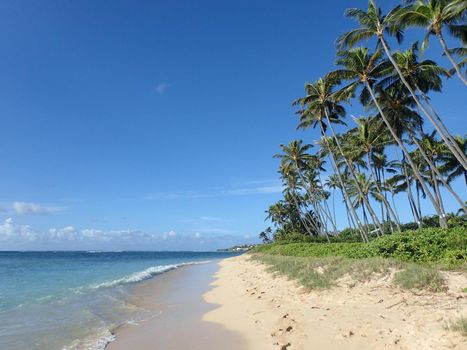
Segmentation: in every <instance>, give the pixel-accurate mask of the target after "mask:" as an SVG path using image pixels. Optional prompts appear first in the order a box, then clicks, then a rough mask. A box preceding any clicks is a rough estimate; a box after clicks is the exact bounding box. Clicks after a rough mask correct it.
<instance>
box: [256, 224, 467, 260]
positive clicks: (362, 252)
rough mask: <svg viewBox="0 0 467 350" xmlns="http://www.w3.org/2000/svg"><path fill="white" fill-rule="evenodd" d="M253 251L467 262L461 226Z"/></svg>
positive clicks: (286, 244) (268, 246) (271, 246)
mask: <svg viewBox="0 0 467 350" xmlns="http://www.w3.org/2000/svg"><path fill="white" fill-rule="evenodd" d="M253 252H258V253H267V254H269V255H283V256H293V257H325V256H341V257H345V258H353V259H355V258H360V259H361V258H373V257H382V258H394V259H396V260H399V261H411V262H421V263H436V264H441V265H444V266H447V267H459V266H462V265H465V262H466V261H467V234H466V231H465V229H464V228H463V227H457V228H451V229H442V228H428V229H421V230H416V231H406V232H403V233H397V234H392V235H385V236H383V237H379V238H376V239H374V240H373V241H371V242H370V243H367V244H365V243H361V242H359V243H331V244H319V243H290V242H289V241H278V242H275V243H271V244H265V245H261V246H258V247H256V248H255V249H254V250H253Z"/></svg>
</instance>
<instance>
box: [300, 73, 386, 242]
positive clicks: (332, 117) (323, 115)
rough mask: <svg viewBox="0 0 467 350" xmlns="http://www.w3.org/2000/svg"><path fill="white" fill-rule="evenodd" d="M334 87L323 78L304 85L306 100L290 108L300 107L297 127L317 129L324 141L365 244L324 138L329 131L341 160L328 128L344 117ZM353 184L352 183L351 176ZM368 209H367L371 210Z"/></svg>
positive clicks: (335, 139)
mask: <svg viewBox="0 0 467 350" xmlns="http://www.w3.org/2000/svg"><path fill="white" fill-rule="evenodd" d="M337 84H338V80H334V79H330V78H329V77H326V78H322V79H319V80H318V81H316V82H315V83H308V84H306V85H305V91H306V96H305V97H303V98H299V99H297V100H295V101H294V105H300V106H301V107H303V109H301V110H299V111H298V114H299V116H300V123H299V126H298V127H299V128H300V127H301V128H304V129H305V128H307V127H309V126H312V127H313V128H315V127H317V126H318V127H319V128H320V131H321V135H322V138H323V140H324V143H325V144H326V147H327V150H328V153H329V156H330V159H331V164H332V166H333V170H334V172H335V174H336V175H337V176H338V179H339V181H340V184H341V188H342V191H343V194H344V200H345V201H347V206H348V208H350V210H351V212H352V215H353V217H354V219H355V221H356V223H357V225H358V227H359V229H360V233H361V235H362V239H363V240H365V241H366V240H367V235H366V232H365V230H364V227H363V225H362V223H361V221H360V218H359V217H358V214H357V212H356V211H355V210H354V209H353V206H352V204H351V201H350V197H349V194H348V191H347V188H346V186H345V185H344V183H343V180H342V174H341V172H340V170H339V166H338V164H337V161H336V155H335V152H334V149H333V148H332V147H331V144H330V141H329V139H328V138H327V136H326V132H327V129H328V127H329V128H330V129H331V132H332V136H333V140H334V142H335V143H336V145H337V148H338V149H339V151H340V153H341V155H342V156H344V154H343V152H342V148H341V146H340V143H339V140H338V138H337V136H336V134H335V132H334V129H333V127H332V124H333V123H336V124H343V121H342V118H343V117H344V116H345V109H344V107H343V106H342V105H340V104H339V103H338V101H339V100H338V99H334V88H335V87H336V86H337ZM344 158H345V157H344ZM354 180H355V181H356V179H355V176H354ZM356 186H357V189H358V184H356ZM368 206H369V204H368ZM369 207H370V208H371V206H369ZM373 214H374V212H373ZM372 217H373V220H376V222H377V221H378V219H377V217H376V215H374V216H372ZM376 222H375V223H376ZM379 226H381V225H379Z"/></svg>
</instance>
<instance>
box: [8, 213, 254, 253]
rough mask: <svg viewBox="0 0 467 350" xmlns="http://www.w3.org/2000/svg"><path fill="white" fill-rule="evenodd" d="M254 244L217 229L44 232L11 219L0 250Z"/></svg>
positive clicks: (199, 247)
mask: <svg viewBox="0 0 467 350" xmlns="http://www.w3.org/2000/svg"><path fill="white" fill-rule="evenodd" d="M255 241H256V239H251V238H249V237H248V238H247V236H242V235H236V234H234V231H229V230H223V229H216V228H206V229H200V230H196V231H192V232H182V233H178V232H175V231H173V230H171V231H167V232H162V233H151V232H145V231H140V230H131V229H123V230H101V229H95V228H86V229H77V228H75V227H73V226H65V227H62V228H50V229H48V230H45V231H44V230H38V229H34V228H32V227H31V226H28V225H21V224H17V223H16V222H14V220H13V219H12V218H8V219H6V220H5V221H4V222H3V223H0V242H2V243H1V245H0V249H3V250H23V249H31V250H60V249H64V250H90V249H98V250H215V249H218V248H225V247H229V246H232V245H236V244H242V243H251V242H255Z"/></svg>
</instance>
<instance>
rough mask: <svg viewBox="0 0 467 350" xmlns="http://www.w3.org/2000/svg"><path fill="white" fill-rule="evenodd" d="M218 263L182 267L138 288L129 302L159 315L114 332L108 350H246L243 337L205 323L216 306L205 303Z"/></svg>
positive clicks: (115, 329)
mask: <svg viewBox="0 0 467 350" xmlns="http://www.w3.org/2000/svg"><path fill="white" fill-rule="evenodd" d="M218 269H219V266H218V261H214V262H210V263H206V264H199V265H189V266H183V267H180V268H178V269H175V270H172V271H168V272H166V273H164V274H162V275H159V276H157V277H156V278H153V279H150V280H147V281H145V282H143V283H141V284H138V285H136V286H135V287H134V288H133V290H132V292H131V297H130V298H129V300H128V302H129V303H131V304H134V305H135V306H137V307H141V308H144V309H146V310H150V311H152V312H154V313H158V314H157V315H156V316H154V317H152V318H150V319H149V320H145V321H142V322H139V323H138V324H123V325H119V326H117V327H115V328H114V329H113V330H112V334H114V337H115V339H114V340H113V341H111V342H109V343H108V344H107V345H106V347H105V349H106V350H127V349H139V350H144V349H154V346H155V345H156V344H157V348H161V349H168V350H170V349H173V350H177V349H193V350H215V349H218V344H219V343H223V344H225V346H223V349H224V350H241V349H243V345H242V342H243V339H242V337H241V335H239V334H235V333H233V332H231V331H229V330H227V329H225V328H224V327H222V326H221V325H218V324H214V323H211V322H205V321H202V316H203V315H204V314H205V313H207V312H209V311H211V310H212V309H214V308H215V307H216V305H213V304H210V303H206V302H205V300H204V299H203V294H205V293H206V292H208V291H209V289H211V288H212V287H211V286H210V285H211V283H212V281H213V278H214V277H213V276H214V274H215V273H216V271H217V270H218Z"/></svg>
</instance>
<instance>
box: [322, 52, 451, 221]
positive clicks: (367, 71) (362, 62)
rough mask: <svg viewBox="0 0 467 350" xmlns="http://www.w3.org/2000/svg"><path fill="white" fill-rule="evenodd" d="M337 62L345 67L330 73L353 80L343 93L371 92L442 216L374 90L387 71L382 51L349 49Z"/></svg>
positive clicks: (392, 132)
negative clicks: (371, 52) (358, 89)
mask: <svg viewBox="0 0 467 350" xmlns="http://www.w3.org/2000/svg"><path fill="white" fill-rule="evenodd" d="M337 63H338V64H339V65H341V66H343V69H338V70H336V71H334V72H331V73H330V75H331V76H333V77H335V78H336V79H338V80H350V81H351V83H350V84H349V85H347V86H345V87H343V88H342V90H341V91H342V92H341V94H343V95H346V96H352V94H353V93H355V91H356V90H357V88H359V87H360V86H362V87H363V90H362V93H360V100H362V97H363V96H365V95H366V94H367V93H369V94H370V97H371V100H372V101H373V103H374V105H375V106H376V108H377V110H378V112H379V116H380V117H381V118H382V119H383V121H384V123H385V124H386V127H387V128H388V130H389V131H390V133H391V135H392V137H393V138H394V140H395V141H396V143H397V144H398V146H399V147H400V148H401V150H402V152H403V153H404V155H405V157H406V159H407V161H408V163H409V165H410V166H411V168H412V170H413V172H414V175H415V177H416V178H417V180H418V181H419V183H420V185H421V186H422V188H423V190H424V192H425V193H426V194H427V196H428V198H429V199H430V201H431V203H432V204H433V207H434V209H435V210H436V212H437V213H438V215H439V217H442V215H441V214H442V213H441V210H440V208H439V206H438V203H437V201H436V200H435V198H434V197H433V195H432V194H431V192H430V191H429V189H428V187H427V185H426V184H425V181H424V180H423V178H422V176H421V174H420V172H419V170H418V169H417V168H416V166H415V164H414V162H413V160H412V158H411V156H410V153H409V151H408V150H407V148H406V147H405V145H404V143H403V142H402V140H401V139H400V137H399V136H398V135H397V133H396V131H395V130H394V128H393V127H392V125H391V122H390V121H389V119H388V118H387V117H386V115H385V113H384V112H383V110H382V108H381V106H380V104H379V102H378V100H377V97H376V95H375V92H374V90H373V86H374V85H375V84H376V82H377V79H378V78H381V77H384V75H385V74H386V72H387V62H386V61H381V51H380V50H377V51H376V52H375V53H373V54H369V53H368V49H367V48H356V49H351V50H349V51H346V52H342V53H341V54H340V58H339V59H338V61H337ZM441 226H442V227H447V224H446V222H445V220H443V222H442V223H441Z"/></svg>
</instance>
